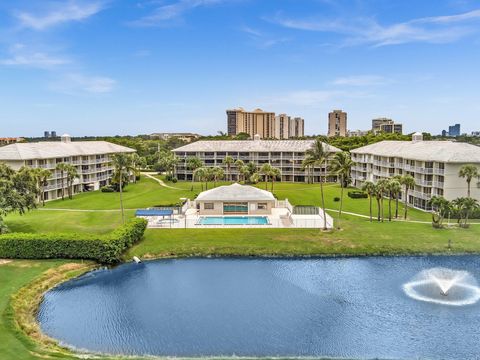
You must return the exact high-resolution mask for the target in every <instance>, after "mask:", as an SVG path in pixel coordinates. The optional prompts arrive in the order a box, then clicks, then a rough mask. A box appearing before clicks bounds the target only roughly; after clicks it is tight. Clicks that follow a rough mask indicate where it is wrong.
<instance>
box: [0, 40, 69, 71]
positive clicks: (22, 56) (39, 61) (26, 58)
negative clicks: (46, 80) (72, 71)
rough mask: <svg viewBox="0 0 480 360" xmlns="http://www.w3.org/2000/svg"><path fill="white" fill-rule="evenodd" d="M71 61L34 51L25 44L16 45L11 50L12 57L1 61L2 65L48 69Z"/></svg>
mask: <svg viewBox="0 0 480 360" xmlns="http://www.w3.org/2000/svg"><path fill="white" fill-rule="evenodd" d="M69 62H70V60H69V59H66V58H63V57H56V56H52V55H49V54H47V53H45V52H42V51H34V50H31V49H29V48H28V47H26V46H25V45H24V44H15V45H14V46H12V47H11V48H10V57H8V58H4V59H0V64H1V65H8V66H25V67H34V68H42V69H48V68H53V67H56V66H59V65H64V64H68V63H69Z"/></svg>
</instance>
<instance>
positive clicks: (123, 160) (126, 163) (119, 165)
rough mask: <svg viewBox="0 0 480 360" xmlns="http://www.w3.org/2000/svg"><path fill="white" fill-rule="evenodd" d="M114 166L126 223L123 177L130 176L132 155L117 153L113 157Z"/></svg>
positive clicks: (121, 208)
mask: <svg viewBox="0 0 480 360" xmlns="http://www.w3.org/2000/svg"><path fill="white" fill-rule="evenodd" d="M112 164H113V168H114V169H115V170H114V171H115V173H117V176H118V186H119V192H120V210H121V212H122V222H123V223H125V213H124V209H123V177H124V176H125V175H127V176H128V174H129V172H130V171H132V157H131V156H129V155H127V154H123V153H119V154H115V155H113V157H112Z"/></svg>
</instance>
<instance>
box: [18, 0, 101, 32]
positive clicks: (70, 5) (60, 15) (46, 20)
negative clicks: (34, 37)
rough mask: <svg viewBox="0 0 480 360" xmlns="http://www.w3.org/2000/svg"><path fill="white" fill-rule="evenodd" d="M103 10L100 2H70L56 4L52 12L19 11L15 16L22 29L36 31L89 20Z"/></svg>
mask: <svg viewBox="0 0 480 360" xmlns="http://www.w3.org/2000/svg"><path fill="white" fill-rule="evenodd" d="M102 9H103V5H102V4H101V3H100V2H83V1H82V2H79V1H74V0H70V1H66V2H65V1H63V2H56V3H54V5H52V7H51V9H50V11H47V12H45V13H43V14H34V13H31V12H26V11H19V12H17V13H16V14H15V17H16V18H17V19H18V20H19V22H20V25H21V26H22V27H25V28H30V29H34V30H45V29H47V28H50V27H53V26H56V25H59V24H63V23H66V22H70V21H81V20H84V19H87V18H89V17H90V16H92V15H95V14H96V13H98V12H99V11H101V10H102Z"/></svg>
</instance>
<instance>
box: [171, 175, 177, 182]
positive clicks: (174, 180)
mask: <svg viewBox="0 0 480 360" xmlns="http://www.w3.org/2000/svg"><path fill="white" fill-rule="evenodd" d="M170 181H171V182H173V183H174V184H175V183H176V182H177V181H178V179H177V178H176V177H175V176H174V177H172V179H171V180H170Z"/></svg>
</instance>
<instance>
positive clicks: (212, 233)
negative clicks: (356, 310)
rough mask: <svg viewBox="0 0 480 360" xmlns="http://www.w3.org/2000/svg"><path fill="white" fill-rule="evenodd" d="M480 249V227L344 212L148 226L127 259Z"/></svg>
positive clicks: (370, 253) (394, 252) (476, 250)
mask: <svg viewBox="0 0 480 360" xmlns="http://www.w3.org/2000/svg"><path fill="white" fill-rule="evenodd" d="M449 239H450V240H452V250H451V252H455V253H469V252H479V251H480V226H478V225H475V226H472V227H471V228H470V229H458V228H451V229H442V230H438V229H433V228H432V227H431V225H429V224H419V223H408V224H407V223H403V222H392V223H376V222H374V223H370V222H369V221H368V220H366V219H362V218H358V217H353V216H345V217H344V219H343V220H342V230H334V231H329V232H322V231H320V230H317V229H255V230H252V229H176V230H175V229H162V230H156V229H149V230H147V232H146V236H145V239H144V240H143V241H142V242H140V243H139V244H137V245H135V246H134V247H132V248H131V249H130V250H129V251H128V252H127V253H126V254H125V258H131V257H133V256H134V255H136V256H139V257H146V258H155V257H168V256H207V255H225V256H232V255H233V256H234V255H238V256H253V255H274V256H295V255H342V254H344V255H378V254H384V255H387V254H389V255H399V254H437V253H449V252H450V250H448V248H447V246H448V240H449Z"/></svg>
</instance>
